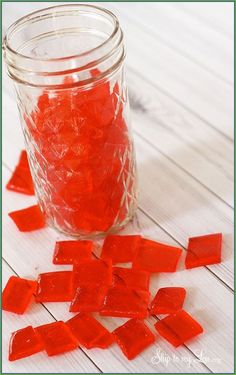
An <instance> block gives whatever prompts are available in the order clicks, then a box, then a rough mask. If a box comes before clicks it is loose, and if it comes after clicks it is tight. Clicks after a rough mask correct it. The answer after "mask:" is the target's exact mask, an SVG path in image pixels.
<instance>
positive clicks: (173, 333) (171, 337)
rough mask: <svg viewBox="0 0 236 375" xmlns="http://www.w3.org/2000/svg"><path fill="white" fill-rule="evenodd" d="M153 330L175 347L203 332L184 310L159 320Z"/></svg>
mask: <svg viewBox="0 0 236 375" xmlns="http://www.w3.org/2000/svg"><path fill="white" fill-rule="evenodd" d="M155 328H156V330H157V331H158V333H159V334H160V335H161V336H163V337H164V338H165V339H166V340H167V341H169V342H170V343H171V344H172V345H173V346H175V347H177V346H179V345H182V344H184V343H185V342H186V341H188V340H190V339H192V338H193V337H195V336H197V335H199V334H200V333H202V332H203V328H202V326H201V325H200V324H199V323H198V322H197V321H196V320H195V319H193V318H192V317H191V316H190V315H189V314H188V313H187V312H186V311H184V310H179V311H178V312H176V313H175V314H172V315H169V316H167V317H166V318H164V319H162V320H160V321H159V322H157V323H156V324H155Z"/></svg>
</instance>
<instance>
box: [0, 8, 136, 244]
mask: <svg viewBox="0 0 236 375" xmlns="http://www.w3.org/2000/svg"><path fill="white" fill-rule="evenodd" d="M4 54H5V60H6V63H7V67H8V73H9V75H10V77H11V78H12V79H13V81H14V83H15V88H16V93H17V102H18V108H19V113H20V117H21V123H22V128H23V133H24V137H25V142H26V148H27V153H28V157H29V162H30V167H31V172H32V176H33V180H34V185H35V190H36V195H37V198H38V202H39V205H40V207H41V209H42V210H43V212H44V213H45V215H46V218H47V220H48V222H49V225H51V226H53V227H55V228H57V229H58V230H60V231H62V232H64V233H65V234H68V235H73V236H86V237H89V236H94V235H97V234H100V233H102V234H103V233H107V232H114V231H116V230H118V229H120V228H122V227H123V226H124V225H125V224H126V223H127V222H128V221H129V220H130V219H131V218H132V216H133V214H134V211H135V208H136V203H137V196H136V195H137V187H136V164H135V155H134V147H133V142H132V135H131V131H130V128H129V126H130V119H129V104H128V96H127V88H126V84H125V79H124V58H125V52H124V43H123V33H122V30H121V28H120V26H119V22H118V20H117V18H116V17H115V16H114V15H113V14H112V13H111V12H109V11H107V10H104V9H102V8H99V7H96V6H91V5H86V4H74V5H62V6H57V7H52V8H47V9H44V10H41V11H37V12H34V13H31V14H30V15H28V16H26V17H24V18H22V19H20V20H19V21H17V22H16V23H15V24H13V25H12V26H11V27H10V28H9V29H8V31H7V34H6V36H5V39H4Z"/></svg>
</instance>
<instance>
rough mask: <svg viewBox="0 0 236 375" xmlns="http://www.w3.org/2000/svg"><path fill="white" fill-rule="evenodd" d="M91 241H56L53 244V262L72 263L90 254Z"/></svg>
mask: <svg viewBox="0 0 236 375" xmlns="http://www.w3.org/2000/svg"><path fill="white" fill-rule="evenodd" d="M92 250H93V242H92V241H58V242H56V245H55V250H54V255H53V263H54V264H73V263H75V262H79V261H80V260H84V259H90V258H91V256H92Z"/></svg>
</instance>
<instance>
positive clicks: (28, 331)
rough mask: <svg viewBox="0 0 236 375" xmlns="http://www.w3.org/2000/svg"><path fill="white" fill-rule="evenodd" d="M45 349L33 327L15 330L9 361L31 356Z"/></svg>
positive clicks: (12, 336) (11, 341)
mask: <svg viewBox="0 0 236 375" xmlns="http://www.w3.org/2000/svg"><path fill="white" fill-rule="evenodd" d="M42 350H44V347H43V343H42V341H41V340H40V337H39V335H38V334H37V332H36V331H35V330H34V328H33V327H31V326H28V327H25V328H22V329H20V330H18V331H16V332H13V333H12V335H11V339H10V344H9V357H8V359H9V361H16V360H17V359H21V358H25V357H29V356H30V355H32V354H36V353H39V352H41V351H42Z"/></svg>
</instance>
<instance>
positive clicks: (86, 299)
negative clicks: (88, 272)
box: [70, 285, 107, 312]
mask: <svg viewBox="0 0 236 375" xmlns="http://www.w3.org/2000/svg"><path fill="white" fill-rule="evenodd" d="M106 291H107V287H99V288H95V287H94V285H82V286H80V287H78V288H77V289H76V292H75V295H74V297H73V299H72V302H71V305H70V311H71V312H96V311H100V309H101V307H102V304H103V300H104V297H105V295H106Z"/></svg>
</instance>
